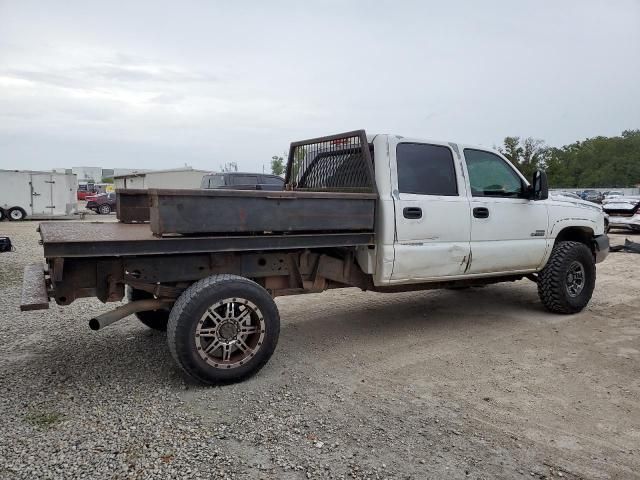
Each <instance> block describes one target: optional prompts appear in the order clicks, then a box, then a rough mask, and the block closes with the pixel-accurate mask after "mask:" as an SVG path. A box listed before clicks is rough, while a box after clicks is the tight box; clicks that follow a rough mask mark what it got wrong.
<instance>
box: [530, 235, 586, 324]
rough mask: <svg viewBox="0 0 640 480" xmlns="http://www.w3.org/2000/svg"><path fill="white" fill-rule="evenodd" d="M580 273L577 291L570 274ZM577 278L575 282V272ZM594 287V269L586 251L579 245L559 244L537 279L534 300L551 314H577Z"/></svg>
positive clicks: (583, 246)
mask: <svg viewBox="0 0 640 480" xmlns="http://www.w3.org/2000/svg"><path fill="white" fill-rule="evenodd" d="M578 268H581V269H582V278H583V280H582V287H581V288H579V289H578V287H577V286H576V283H575V278H576V275H575V274H574V273H571V272H572V271H573V270H575V269H578ZM577 273H578V276H577V277H578V278H579V273H580V272H579V271H578V272H577ZM595 284H596V265H595V262H594V259H593V254H592V253H591V250H590V249H589V247H587V246H586V245H585V244H584V243H580V242H559V243H557V244H556V245H555V246H554V247H553V251H552V252H551V257H550V258H549V261H548V262H547V264H546V265H545V267H544V268H543V269H542V271H541V272H540V274H539V275H538V296H539V297H540V300H541V301H542V303H543V305H544V306H545V308H546V309H547V310H549V311H551V312H555V313H577V312H579V311H581V310H582V309H583V308H584V307H586V306H587V304H588V303H589V300H591V295H592V294H593V289H594V287H595Z"/></svg>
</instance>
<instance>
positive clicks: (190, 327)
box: [167, 275, 280, 385]
mask: <svg viewBox="0 0 640 480" xmlns="http://www.w3.org/2000/svg"><path fill="white" fill-rule="evenodd" d="M279 335H280V315H279V313H278V308H277V307H276V304H275V302H274V301H273V299H272V298H271V295H269V293H268V292H267V291H266V290H265V289H264V288H262V287H261V286H260V285H258V284H257V283H255V282H253V281H251V280H249V279H247V278H243V277H239V276H236V275H212V276H210V277H207V278H204V279H202V280H200V281H198V282H196V283H194V284H193V285H191V286H190V287H189V288H188V289H187V290H185V291H184V292H183V293H182V295H181V296H180V297H179V298H178V301H177V302H176V303H175V305H174V307H173V309H172V310H171V314H170V315H169V325H168V328H167V340H168V342H169V349H170V350H171V354H172V355H173V358H174V359H175V360H176V362H177V363H178V365H179V366H180V367H181V368H182V370H183V371H184V372H185V373H186V374H187V375H189V376H190V377H192V378H193V379H195V380H196V381H198V382H200V383H203V384H207V385H216V384H224V383H233V382H238V381H240V380H244V379H245V378H248V377H250V376H251V375H254V374H255V373H256V372H258V371H259V370H260V369H261V368H262V367H263V366H264V365H265V364H266V363H267V361H268V360H269V358H271V355H272V354H273V351H274V350H275V348H276V345H277V343H278V337H279Z"/></svg>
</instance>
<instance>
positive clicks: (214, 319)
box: [207, 308, 224, 327]
mask: <svg viewBox="0 0 640 480" xmlns="http://www.w3.org/2000/svg"><path fill="white" fill-rule="evenodd" d="M207 313H208V315H209V320H211V321H212V322H213V324H214V325H215V326H216V327H217V326H218V325H219V324H220V322H222V321H223V320H224V318H222V317H221V316H220V315H218V313H217V312H216V311H215V310H214V309H213V308H210V309H209V310H207Z"/></svg>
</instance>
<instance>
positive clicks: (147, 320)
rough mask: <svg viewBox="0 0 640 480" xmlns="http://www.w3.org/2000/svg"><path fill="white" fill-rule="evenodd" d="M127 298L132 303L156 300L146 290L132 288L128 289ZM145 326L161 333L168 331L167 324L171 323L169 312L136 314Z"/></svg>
mask: <svg viewBox="0 0 640 480" xmlns="http://www.w3.org/2000/svg"><path fill="white" fill-rule="evenodd" d="M127 298H128V299H129V301H130V302H135V301H136V300H146V299H150V298H154V296H153V295H152V294H150V293H149V292H145V291H144V290H137V289H135V288H132V287H127ZM135 316H136V317H138V320H140V321H141V322H142V323H143V324H145V325H146V326H147V327H149V328H151V329H153V330H158V331H160V332H166V331H167V323H168V322H169V310H148V311H145V312H138V313H136V314H135Z"/></svg>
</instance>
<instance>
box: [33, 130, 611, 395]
mask: <svg viewBox="0 0 640 480" xmlns="http://www.w3.org/2000/svg"><path fill="white" fill-rule="evenodd" d="M141 194H143V195H148V197H149V198H148V199H147V198H146V197H144V198H142V201H138V202H137V203H136V202H134V203H136V205H138V207H137V208H138V210H136V212H137V211H139V210H140V206H141V205H142V206H145V205H150V207H149V210H147V211H145V212H144V216H143V217H142V218H150V222H149V223H138V224H125V223H122V221H121V222H120V223H105V224H96V223H84V224H81V223H76V224H73V225H72V224H68V223H59V224H56V223H46V224H42V225H41V226H40V234H41V237H42V244H43V248H44V257H45V259H46V267H47V268H46V269H43V268H42V267H43V265H42V264H36V265H31V266H28V267H27V268H26V270H25V280H24V290H23V302H22V303H23V304H22V309H23V310H31V309H38V308H47V307H48V304H49V299H50V298H53V299H54V300H55V301H56V302H57V303H58V304H60V305H66V304H69V303H71V302H72V301H74V300H75V299H76V298H79V297H90V296H95V297H97V298H99V299H100V300H102V301H103V302H108V301H119V300H121V299H122V298H123V296H124V295H125V286H126V287H127V289H128V292H129V303H127V304H125V305H123V306H120V307H118V308H116V309H115V310H112V311H109V312H106V313H103V314H101V315H98V316H94V317H93V318H91V319H90V322H89V326H90V327H91V328H92V329H94V330H99V329H101V328H103V327H105V326H107V325H109V324H111V323H113V322H115V321H117V320H120V319H122V318H124V317H126V316H128V315H131V314H136V315H137V316H138V318H139V319H140V320H141V321H142V322H143V323H144V324H146V325H147V326H149V327H151V328H155V329H159V330H167V332H168V343H169V348H170V350H171V352H172V354H173V356H174V358H175V360H176V362H177V363H178V365H179V366H180V367H181V368H182V370H183V371H184V372H186V374H187V375H189V376H190V377H192V378H194V379H196V380H197V381H200V382H203V383H207V384H217V383H225V382H233V381H238V380H241V379H243V378H246V377H247V376H249V375H252V374H254V373H255V372H256V371H258V370H259V369H260V368H261V367H262V366H263V365H264V364H265V363H266V362H267V360H268V359H269V358H270V356H271V354H272V353H273V351H274V349H275V347H276V343H277V340H278V335H279V330H280V318H279V314H278V309H277V307H276V304H275V303H274V301H273V297H275V296H278V295H292V294H301V293H310V292H321V291H323V290H325V289H328V288H341V287H352V286H355V287H358V288H361V289H363V290H373V291H379V292H398V291H412V290H423V289H432V288H455V289H462V288H466V287H473V286H482V285H487V284H490V283H497V282H502V281H514V280H519V279H522V278H525V277H526V278H529V279H530V280H532V281H534V282H536V283H537V288H538V294H539V296H540V299H541V301H542V303H543V304H544V306H545V307H546V308H547V309H548V310H550V311H552V312H556V313H575V312H579V311H580V310H582V309H583V308H584V307H585V306H586V305H587V303H588V302H589V300H590V299H591V295H592V292H593V289H594V286H595V279H596V267H595V265H596V263H598V262H600V261H602V260H603V259H604V258H605V257H606V255H607V253H608V251H609V241H608V238H607V236H606V235H605V232H604V217H603V212H602V209H601V207H599V206H597V205H594V204H592V203H589V202H585V201H582V200H576V199H570V198H565V197H558V198H553V197H552V198H549V196H548V188H547V182H546V175H545V174H544V172H540V171H538V172H536V174H535V175H534V177H533V179H532V182H531V184H529V183H528V182H527V180H526V179H525V178H523V177H522V175H521V174H520V173H519V172H518V170H517V169H516V168H515V167H514V166H513V165H511V164H510V163H509V162H508V161H507V160H506V159H505V158H504V157H503V156H501V155H500V154H499V153H497V152H494V151H491V150H489V149H486V148H482V147H474V146H469V145H464V144H459V143H453V142H438V141H433V140H423V139H418V138H405V137H401V136H397V135H369V136H367V135H366V134H365V132H364V131H362V130H360V131H354V132H347V133H345V134H339V135H333V136H329V137H322V138H316V139H312V140H306V141H302V142H295V143H293V144H292V145H291V150H290V154H289V162H288V166H287V176H286V190H285V191H280V192H273V191H246V190H243V191H235V190H210V189H209V190H201V191H193V190H149V191H148V192H143V193H141ZM123 209H125V207H124V204H123V205H121V206H120V207H119V209H118V210H119V214H120V215H121V217H120V218H121V219H125V218H126V219H132V218H133V217H135V213H136V212H133V211H132V212H130V213H131V215H126V214H125V213H126V212H123V211H122V210H123ZM523 308H527V307H526V306H525V305H523ZM345 321H347V319H345Z"/></svg>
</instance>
